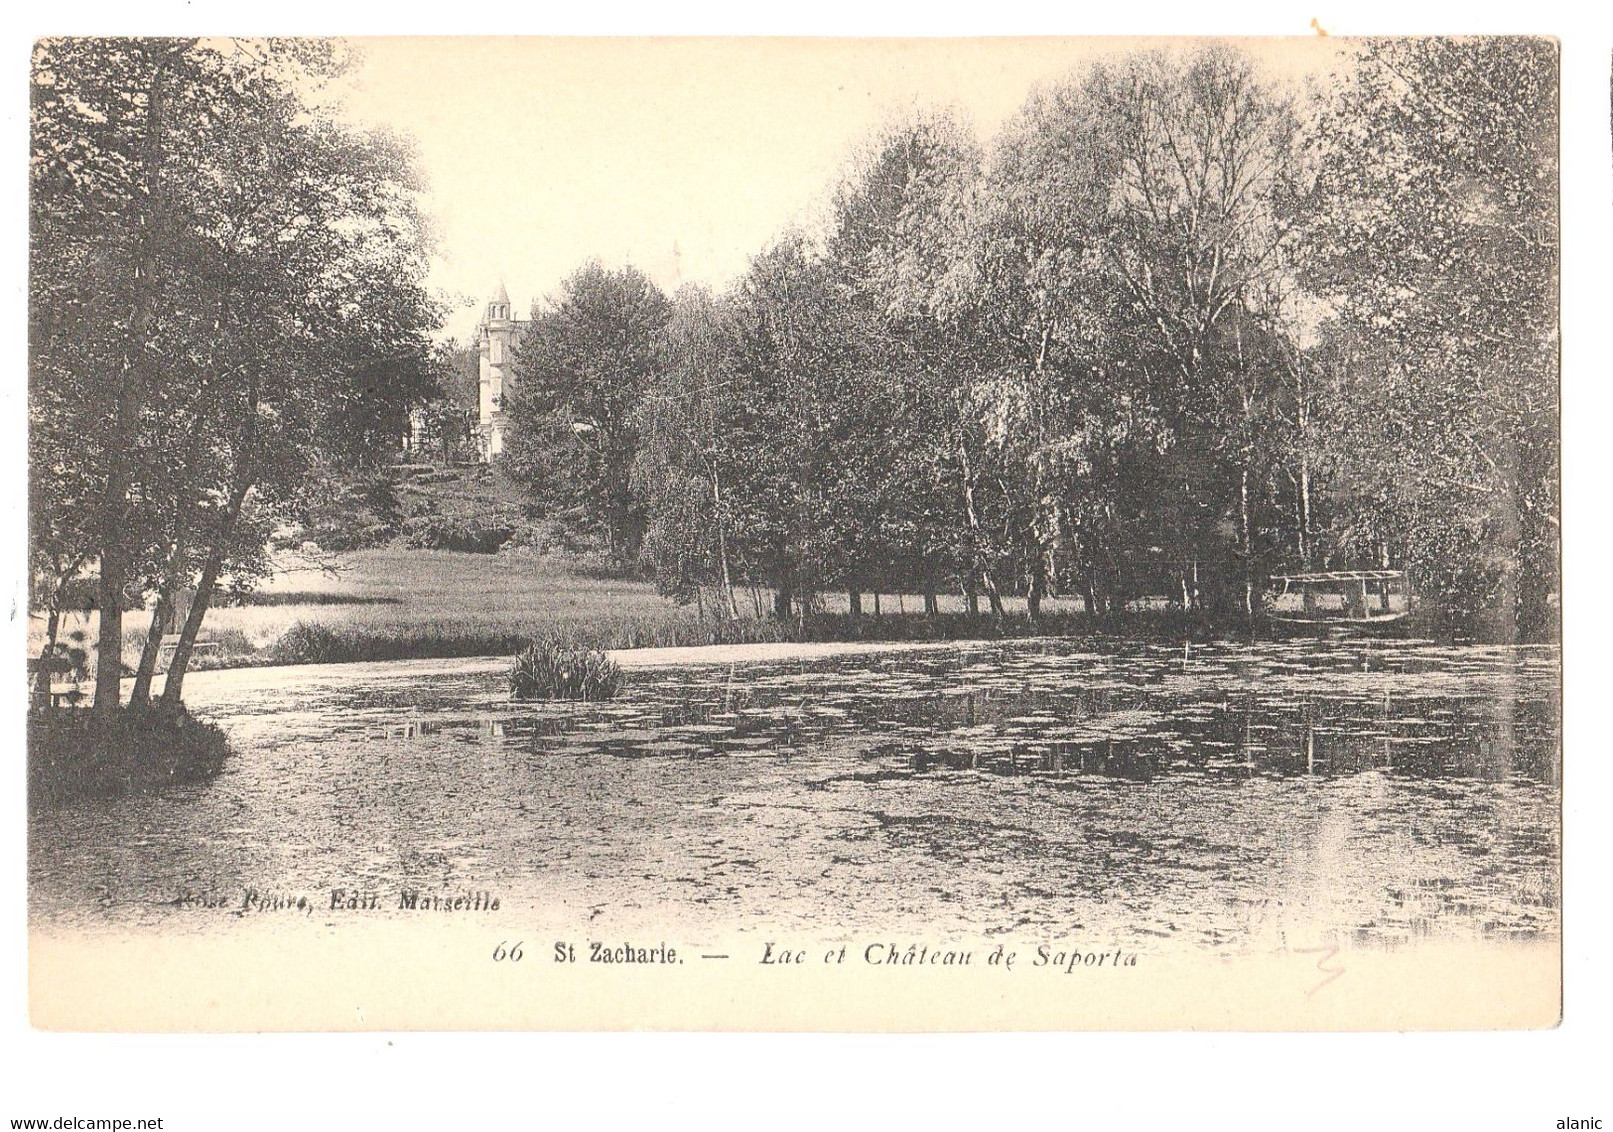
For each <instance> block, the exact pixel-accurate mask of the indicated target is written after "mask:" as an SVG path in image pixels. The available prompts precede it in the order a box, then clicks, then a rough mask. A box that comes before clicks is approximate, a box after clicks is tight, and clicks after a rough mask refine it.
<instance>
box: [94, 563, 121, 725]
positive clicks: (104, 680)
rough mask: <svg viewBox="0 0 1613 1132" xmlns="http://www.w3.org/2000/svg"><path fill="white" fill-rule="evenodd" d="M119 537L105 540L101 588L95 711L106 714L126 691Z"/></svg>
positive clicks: (116, 705)
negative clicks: (124, 684) (116, 543)
mask: <svg viewBox="0 0 1613 1132" xmlns="http://www.w3.org/2000/svg"><path fill="white" fill-rule="evenodd" d="M117 538H118V536H117V535H112V536H111V537H109V538H107V539H106V540H105V541H104V542H103V544H102V547H101V578H100V583H99V586H98V590H97V604H98V606H99V610H98V617H97V620H98V622H99V631H98V632H97V634H96V647H95V714H96V715H98V716H101V717H102V718H106V717H108V716H111V715H115V714H116V713H117V710H118V700H119V698H120V697H121V696H122V693H123V563H122V558H121V555H120V554H119V552H118V550H117V549H116V547H115V546H114V545H113V544H114V543H115V542H116V541H117Z"/></svg>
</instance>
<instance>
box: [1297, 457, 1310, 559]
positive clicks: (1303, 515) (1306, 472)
mask: <svg viewBox="0 0 1613 1132" xmlns="http://www.w3.org/2000/svg"><path fill="white" fill-rule="evenodd" d="M1299 561H1300V565H1301V566H1302V567H1303V568H1304V569H1306V570H1309V569H1310V568H1311V461H1310V457H1309V456H1304V457H1301V458H1300V462H1299Z"/></svg>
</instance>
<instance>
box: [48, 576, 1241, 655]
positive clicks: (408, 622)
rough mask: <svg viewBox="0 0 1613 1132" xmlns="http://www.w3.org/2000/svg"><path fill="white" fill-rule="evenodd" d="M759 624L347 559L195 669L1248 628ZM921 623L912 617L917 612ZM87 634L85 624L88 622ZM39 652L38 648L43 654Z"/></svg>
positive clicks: (867, 620)
mask: <svg viewBox="0 0 1613 1132" xmlns="http://www.w3.org/2000/svg"><path fill="white" fill-rule="evenodd" d="M739 596H740V609H741V611H742V612H743V613H749V614H751V615H749V616H742V617H741V618H739V619H738V620H732V621H728V620H717V619H715V618H713V617H712V616H711V615H710V610H709V609H708V610H707V611H706V615H705V616H702V615H701V614H700V613H699V612H698V611H697V610H696V609H695V608H693V607H679V606H676V605H673V604H672V603H671V602H668V601H666V600H665V599H664V598H662V597H660V596H659V595H658V594H657V593H656V592H655V588H654V586H653V585H651V584H650V583H648V582H645V581H642V580H638V579H633V578H621V577H616V576H612V575H611V574H610V573H609V572H606V571H599V570H589V569H587V568H585V567H580V566H578V565H576V564H574V563H569V562H567V561H565V560H562V559H554V558H546V557H541V556H538V555H534V554H527V553H506V554H498V555H489V554H469V553H462V552H456V551H445V550H412V549H406V548H400V547H391V548H380V549H374V550H363V551H356V552H353V553H350V554H347V555H344V556H342V568H341V569H340V570H338V571H336V572H334V573H328V572H320V571H308V570H303V571H297V570H288V571H285V572H282V573H281V574H279V575H277V576H276V577H275V578H274V579H273V580H272V581H271V582H270V583H269V584H267V585H266V586H264V587H263V588H261V589H260V590H258V591H257V592H254V593H252V594H250V595H248V596H247V597H246V598H245V599H243V600H242V601H240V603H238V604H233V605H223V606H218V607H215V608H213V609H210V610H209V611H208V614H207V619H206V622H205V624H204V627H203V630H202V640H203V641H204V642H206V643H207V647H206V648H204V649H203V650H202V651H200V652H198V653H197V654H196V656H195V658H194V659H193V662H192V666H193V668H196V669H204V668H238V667H248V666H255V665H276V664H326V663H337V662H344V661H388V660H405V659H416V658H438V659H443V658H452V657H466V656H511V655H513V654H515V653H517V652H519V651H520V650H521V649H523V648H525V647H526V646H527V645H528V644H529V643H530V642H532V641H534V640H538V639H561V640H565V641H567V642H569V643H570V644H571V645H573V646H574V647H577V648H584V649H598V650H607V651H608V650H614V649H638V648H678V647H687V646H698V645H735V644H757V643H791V642H869V641H949V640H972V639H988V640H989V639H1008V638H1017V637H1029V636H1075V635H1082V636H1085V635H1091V634H1094V633H1100V634H1101V633H1112V634H1116V635H1125V636H1129V637H1145V638H1161V639H1173V640H1178V641H1179V640H1183V639H1204V638H1207V637H1211V636H1218V635H1219V636H1225V635H1228V634H1235V633H1236V632H1237V631H1238V630H1239V628H1240V626H1237V625H1230V624H1219V625H1218V624H1216V623H1215V622H1213V621H1211V620H1209V619H1207V618H1204V617H1202V616H1188V615H1184V614H1182V613H1180V612H1179V611H1173V610H1168V609H1147V610H1140V611H1135V612H1129V613H1123V614H1116V615H1114V616H1112V617H1109V618H1107V619H1104V620H1102V621H1094V620H1092V619H1090V618H1088V617H1087V615H1086V614H1085V613H1084V612H1083V611H1082V609H1081V605H1080V603H1079V602H1078V601H1072V600H1052V601H1049V602H1047V603H1045V604H1044V606H1043V612H1042V615H1041V617H1039V618H1037V619H1036V620H1035V621H1032V620H1031V619H1030V618H1029V616H1028V615H1027V614H1026V613H1025V609H1024V603H1023V601H1022V600H1019V601H1016V600H1014V599H1009V600H1008V602H1007V610H1006V612H1005V613H1004V615H1003V616H1001V617H993V616H991V615H990V614H987V613H981V614H973V615H972V614H969V613H967V612H965V611H964V609H963V601H962V599H961V598H960V597H958V596H957V595H943V596H942V597H941V599H940V610H941V611H940V612H939V613H935V614H924V613H921V612H917V611H919V610H922V609H923V599H922V598H921V597H919V596H918V595H912V594H882V595H880V601H879V606H880V609H881V611H882V612H881V615H879V616H875V615H874V614H873V613H872V609H873V607H874V601H873V597H872V595H866V596H865V597H864V599H863V608H864V610H865V611H867V612H865V613H863V614H862V615H860V616H852V615H851V614H850V613H849V612H848V611H847V605H846V596H845V595H844V594H831V595H826V598H825V602H824V605H825V608H824V611H823V612H821V613H818V614H816V615H814V616H812V617H810V618H808V619H806V620H805V621H804V622H802V621H796V620H787V621H777V620H773V619H772V618H767V617H757V616H754V610H755V609H756V608H757V607H758V606H760V607H762V608H766V605H767V603H768V599H767V595H765V594H762V595H755V594H751V593H750V592H748V591H746V592H744V593H742V594H741V595H739ZM910 611H911V612H910ZM80 621H81V622H82V623H80ZM69 631H79V632H82V633H84V634H85V637H86V639H88V640H92V641H93V640H94V632H95V625H94V614H90V615H89V616H88V617H84V618H81V619H73V620H70V623H69V624H68V625H66V626H64V635H65V633H66V632H69ZM144 639H145V638H144V625H143V623H142V624H140V625H138V626H131V628H130V630H129V632H128V633H127V634H126V637H125V640H124V653H123V661H124V663H125V664H126V665H128V666H130V667H131V668H132V667H133V665H134V664H135V663H136V662H137V661H138V659H139V654H140V648H141V645H142V644H143V643H144ZM34 647H35V648H36V649H37V645H35V646H34Z"/></svg>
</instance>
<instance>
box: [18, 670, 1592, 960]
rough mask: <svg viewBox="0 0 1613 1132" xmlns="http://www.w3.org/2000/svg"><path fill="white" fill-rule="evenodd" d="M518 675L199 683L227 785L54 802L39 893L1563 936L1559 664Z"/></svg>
mask: <svg viewBox="0 0 1613 1132" xmlns="http://www.w3.org/2000/svg"><path fill="white" fill-rule="evenodd" d="M500 668H501V666H499V665H496V664H489V663H488V662H465V663H463V664H462V665H460V666H458V667H455V666H454V665H438V666H437V667H436V668H435V669H433V670H431V671H430V672H429V673H423V674H422V673H420V672H417V671H415V670H411V669H409V668H407V667H406V666H404V667H400V666H385V665H381V666H373V667H363V666H342V667H341V668H340V669H320V670H314V669H309V670H303V672H301V673H291V674H289V676H288V675H287V674H282V675H281V676H280V677H279V678H278V679H275V678H274V677H273V676H272V674H271V675H270V676H268V677H266V676H265V675H264V674H263V673H261V672H259V673H251V672H241V673H230V672H223V673H201V674H198V675H197V679H196V683H195V688H194V694H195V702H196V710H197V711H198V712H199V713H200V714H203V715H206V716H210V717H212V718H214V719H216V720H218V721H219V722H220V723H222V724H223V725H224V726H225V727H226V728H227V729H228V730H229V731H230V733H231V736H232V740H233V742H234V744H235V746H236V748H237V751H238V755H237V757H236V758H235V759H233V760H232V763H231V766H230V768H229V770H228V771H227V772H226V774H225V775H224V776H223V777H222V778H220V779H219V780H218V781H217V782H215V783H211V784H207V785H204V786H195V787H186V788H183V789H176V790H173V791H170V792H167V793H165V794H162V795H158V796H148V797H143V798H129V799H119V800H113V801H103V802H80V803H75V804H74V805H73V806H72V807H71V808H70V809H69V810H65V811H52V812H44V813H40V814H36V815H34V818H33V822H32V829H31V839H30V884H31V893H32V899H33V909H34V913H35V914H36V915H48V916H52V917H57V916H63V917H69V918H74V919H79V920H90V921H104V920H113V921H127V920H134V921H143V922H153V923H161V924H162V925H163V926H164V927H165V929H172V930H188V929H192V928H194V927H195V926H196V925H197V924H198V923H203V924H204V925H205V924H206V923H207V922H206V921H201V920H198V919H197V918H196V915H195V914H194V913H192V914H191V915H190V916H189V917H188V918H185V919H176V918H175V913H174V912H173V910H172V909H173V905H174V902H175V898H176V897H175V894H176V893H178V892H183V891H194V892H197V893H209V892H218V891H228V890H231V889H234V888H238V887H241V886H246V885H257V886H260V887H261V886H266V885H271V884H272V885H276V886H279V887H283V888H294V887H297V886H305V887H308V888H310V889H319V888H321V887H326V886H331V885H336V884H345V885H349V886H357V885H370V886H376V887H380V888H383V889H385V888H386V887H387V886H389V885H390V886H394V887H395V886H397V885H400V884H412V885H420V886H427V887H430V886H438V887H441V886H448V887H452V886H473V887H476V888H488V887H498V888H500V889H501V890H502V891H503V893H504V896H505V900H506V907H507V908H510V909H519V908H521V907H529V908H539V907H543V908H552V907H560V908H563V909H568V910H569V911H568V912H567V913H566V914H567V915H572V914H580V915H582V916H584V917H585V918H587V919H588V920H589V922H590V923H595V924H599V925H605V924H615V925H618V926H621V927H623V928H629V927H631V926H632V925H634V924H640V923H642V924H646V925H655V924H664V923H666V922H668V920H669V919H675V920H677V921H678V922H686V921H690V920H691V919H692V920H693V921H697V922H700V923H704V924H706V925H708V926H710V927H711V928H712V929H713V930H732V929H735V928H738V929H740V930H743V929H744V927H745V926H746V925H748V924H752V923H758V922H769V923H773V924H775V925H788V924H790V923H797V924H800V925H802V926H803V927H807V928H811V929H812V930H814V931H817V932H819V933H820V934H821V933H822V931H823V930H824V929H825V925H831V926H834V927H837V928H844V929H846V930H850V929H852V928H854V927H856V926H858V925H867V926H870V927H874V928H878V929H880V930H885V931H890V930H897V929H898V928H901V927H902V926H904V925H906V926H908V927H910V928H912V929H914V930H917V929H921V928H922V929H925V930H927V931H930V932H932V933H934V932H937V931H942V930H946V929H950V930H954V931H957V932H960V933H981V932H984V933H988V934H989V933H994V932H1009V931H1025V930H1034V931H1048V932H1054V931H1056V932H1068V931H1076V930H1079V931H1102V932H1104V933H1107V934H1108V935H1111V936H1115V937H1117V938H1119V939H1124V940H1131V941H1133V942H1136V941H1138V940H1148V939H1163V938H1174V939H1178V940H1185V941H1187V942H1190V943H1193V944H1195V945H1198V946H1206V947H1212V948H1227V947H1250V946H1263V945H1272V944H1276V943H1278V942H1280V941H1281V940H1283V939H1285V938H1287V935H1288V934H1291V933H1295V932H1305V933H1310V936H1314V935H1315V934H1316V933H1318V932H1320V933H1322V934H1323V935H1326V936H1331V937H1333V938H1351V939H1371V940H1376V941H1387V942H1393V941H1396V940H1405V939H1414V938H1418V937H1421V936H1423V935H1429V934H1442V933H1443V934H1455V935H1465V936H1473V935H1486V936H1493V935H1525V936H1528V935H1540V934H1552V933H1555V931H1556V926H1557V918H1556V916H1557V914H1556V908H1557V893H1558V875H1559V872H1558V858H1557V821H1558V818H1557V812H1558V811H1557V807H1558V794H1557V784H1558V768H1559V762H1560V760H1559V757H1558V746H1559V740H1558V724H1557V719H1558V653H1557V651H1556V650H1555V649H1486V648H1451V647H1441V646H1434V645H1431V644H1426V643H1413V642H1374V641H1359V642H1354V643H1347V644H1342V645H1341V644H1338V643H1329V644H1325V645H1324V644H1321V643H1318V642H1314V641H1290V642H1281V643H1273V644H1263V645H1258V646H1254V647H1250V646H1241V645H1230V644H1228V645H1214V646H1191V647H1188V648H1185V649H1184V648H1181V647H1149V646H1143V645H1136V646H1116V645H1114V644H1112V643H1103V644H1102V645H1099V644H1096V643H1092V642H1033V643H1022V644H1016V645H1006V646H989V647H988V646H980V647H968V648H959V649H948V650H936V651H925V652H911V653H886V654H879V655H865V656H851V657H842V658H839V659H834V660H825V661H817V662H812V663H793V664H763V665H741V666H734V667H727V666H705V667H691V668H683V669H677V670H673V669H640V670H636V671H633V672H631V673H630V677H629V682H628V685H627V689H626V692H625V694H624V695H623V696H622V697H621V698H619V699H617V700H614V701H610V702H607V703H601V704H511V703H509V702H507V701H506V700H505V699H504V697H503V694H502V676H501V672H500ZM204 677H206V678H207V679H203V678H204ZM187 690H191V689H189V688H188V689H187ZM212 926H213V927H217V923H216V922H215V923H212Z"/></svg>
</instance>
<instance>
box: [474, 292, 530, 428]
mask: <svg viewBox="0 0 1613 1132" xmlns="http://www.w3.org/2000/svg"><path fill="white" fill-rule="evenodd" d="M525 326H526V320H524V319H516V318H512V317H511V316H510V295H509V292H508V291H506V290H505V289H504V284H503V283H502V282H501V283H500V284H499V285H498V290H497V291H495V292H494V293H493V297H492V298H491V299H490V300H488V303H487V313H486V315H485V316H483V318H482V324H481V326H480V327H478V329H477V340H478V346H479V347H480V350H481V360H480V363H479V370H480V377H481V394H480V402H479V403H480V413H479V424H480V437H481V445H482V458H483V459H484V460H493V459H495V458H497V456H498V454H499V453H500V452H502V451H504V430H505V428H506V427H507V422H506V418H505V416H504V398H505V394H506V393H507V392H508V390H509V381H510V371H511V366H512V364H513V363H514V360H515V345H516V343H517V342H519V341H520V338H521V331H522V330H523V329H524V328H525Z"/></svg>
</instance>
